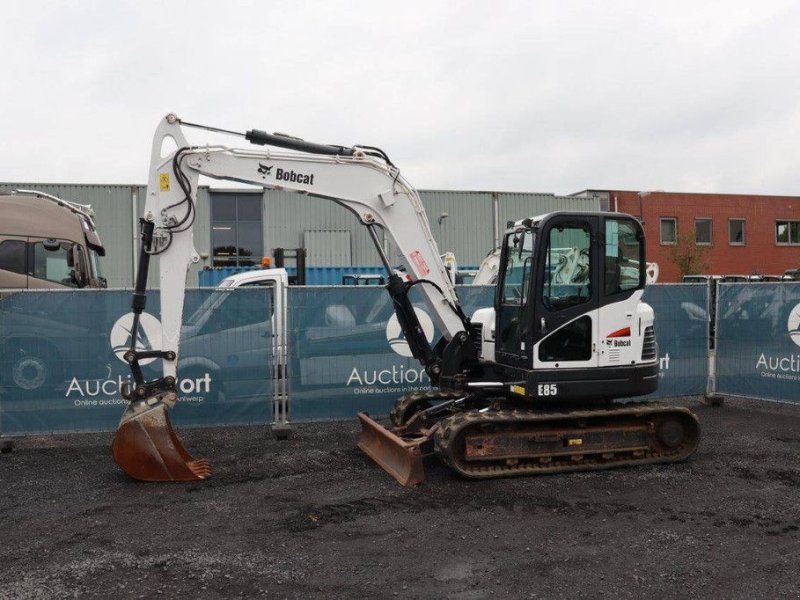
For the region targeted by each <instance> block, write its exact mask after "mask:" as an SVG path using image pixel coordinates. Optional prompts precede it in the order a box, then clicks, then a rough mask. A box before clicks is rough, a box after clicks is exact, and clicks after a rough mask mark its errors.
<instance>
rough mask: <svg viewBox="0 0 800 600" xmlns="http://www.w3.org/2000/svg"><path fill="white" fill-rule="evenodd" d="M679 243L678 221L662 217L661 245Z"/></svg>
mask: <svg viewBox="0 0 800 600" xmlns="http://www.w3.org/2000/svg"><path fill="white" fill-rule="evenodd" d="M677 241H678V220H677V219H675V218H674V217H661V243H662V244H675V243H677Z"/></svg>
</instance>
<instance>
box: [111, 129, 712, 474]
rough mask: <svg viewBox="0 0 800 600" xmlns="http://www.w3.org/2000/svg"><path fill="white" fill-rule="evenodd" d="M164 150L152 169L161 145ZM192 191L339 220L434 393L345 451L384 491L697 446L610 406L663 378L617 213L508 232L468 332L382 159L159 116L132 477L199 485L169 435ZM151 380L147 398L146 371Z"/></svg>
mask: <svg viewBox="0 0 800 600" xmlns="http://www.w3.org/2000/svg"><path fill="white" fill-rule="evenodd" d="M186 128H193V129H201V130H206V131H212V132H216V133H223V134H228V135H233V136H240V137H243V138H245V139H246V140H248V141H249V142H251V143H252V144H255V145H260V146H264V148H263V149H262V148H258V149H255V148H254V149H237V148H232V147H227V146H221V145H213V146H197V145H190V144H189V143H188V142H187V139H186V137H185V130H186ZM167 140H171V141H172V142H174V143H175V145H176V147H177V149H176V150H175V151H173V152H169V153H166V154H162V148H164V147H165V141H167ZM201 175H204V176H207V177H210V178H214V179H220V180H229V181H237V182H244V183H248V184H256V185H260V186H263V187H264V188H268V189H275V190H284V191H290V192H297V193H298V194H307V195H311V196H316V197H319V198H325V199H329V200H332V201H334V202H337V203H338V204H340V205H342V206H344V207H346V208H347V209H349V210H350V211H352V212H353V213H354V214H355V216H356V217H357V218H358V220H359V221H360V222H361V224H363V225H364V226H365V227H366V229H367V231H368V232H369V234H370V235H371V237H372V239H373V241H374V242H375V247H376V249H377V251H378V254H379V255H380V257H381V260H382V262H383V264H384V266H385V267H386V270H387V276H388V285H387V286H386V289H387V292H388V294H389V296H390V297H391V300H392V303H393V307H394V310H395V313H396V315H397V318H398V321H399V323H400V325H401V327H402V329H403V332H404V334H405V337H406V341H407V342H408V344H409V347H410V349H411V351H412V353H413V355H414V357H415V358H416V359H418V360H419V361H420V362H421V363H422V365H423V366H424V368H425V371H426V372H427V374H428V375H429V377H430V380H431V383H432V386H433V390H432V391H430V392H425V393H414V394H407V395H405V396H403V397H401V398H400V399H399V400H398V401H397V402H396V403H395V405H394V407H393V409H392V410H391V414H390V423H387V424H385V425H384V424H381V423H379V422H378V421H377V420H376V419H373V418H372V417H370V416H369V415H368V414H366V413H361V414H359V415H358V418H359V419H360V421H361V426H362V430H361V434H360V437H359V440H358V446H359V447H360V448H361V449H362V450H363V451H364V452H365V453H366V454H367V455H369V456H370V457H371V458H372V459H374V461H375V462H377V463H378V464H379V465H381V466H382V467H383V468H384V469H385V470H386V471H387V472H388V473H390V474H391V475H392V476H393V477H395V479H397V481H399V482H400V483H401V484H404V485H413V484H416V483H419V482H421V481H423V479H424V469H423V457H425V456H428V455H430V454H436V455H438V456H439V458H441V459H442V460H443V461H444V463H446V464H447V465H448V466H450V467H451V468H452V469H453V470H454V471H456V472H457V473H458V474H460V475H462V476H464V477H467V478H475V479H485V478H492V477H500V476H509V475H523V474H534V473H555V472H568V471H579V470H592V469H606V468H611V467H619V466H626V465H643V464H649V463H665V462H673V461H680V460H683V459H685V458H687V457H688V456H689V455H691V454H692V452H693V451H694V450H695V448H696V446H697V443H698V439H699V425H698V421H697V419H696V417H695V416H694V415H693V414H692V413H691V412H690V411H689V410H688V409H686V408H682V407H675V406H667V405H663V404H658V403H645V402H633V403H620V402H616V401H617V400H620V399H625V398H632V397H636V396H642V395H645V394H648V393H650V392H653V391H654V390H655V389H656V387H657V385H658V376H659V363H658V356H657V346H656V337H655V328H654V313H653V310H652V308H651V307H650V306H649V305H647V304H646V303H644V302H642V294H643V291H644V287H645V283H646V277H647V273H646V270H647V263H646V262H645V245H644V233H643V230H642V227H641V225H640V223H639V222H638V221H637V220H636V219H635V218H633V217H631V216H629V215H625V214H620V213H601V212H595V213H591V212H586V213H579V212H555V213H550V214H545V215H539V216H529V217H526V218H523V219H520V220H518V221H514V222H509V223H508V225H507V229H506V231H505V234H504V238H503V243H502V246H501V248H500V254H499V265H498V269H497V271H498V276H497V285H496V291H495V299H494V306H493V307H491V308H484V309H480V310H478V311H476V312H475V314H473V315H472V316H471V317H469V316H467V315H466V314H464V311H463V310H462V308H461V306H460V304H459V301H458V297H457V295H456V291H455V288H454V286H453V284H452V282H451V279H450V277H449V276H448V273H447V271H446V269H445V266H444V264H443V261H442V259H441V258H440V253H439V249H438V247H437V244H436V242H435V240H434V238H433V235H432V233H431V229H430V226H429V223H428V219H427V216H426V214H425V210H424V208H423V205H422V202H421V201H420V198H419V195H418V194H417V192H416V191H415V190H414V188H413V187H412V186H411V185H410V184H409V183H408V182H407V181H406V180H405V178H404V177H403V176H402V175H401V173H400V171H399V169H398V168H397V167H396V166H395V165H394V164H393V163H392V162H391V160H390V159H389V157H388V156H387V154H386V153H385V152H383V151H382V150H380V149H378V148H376V147H374V146H367V145H354V146H338V145H327V144H317V143H311V142H307V141H304V140H301V139H299V138H295V137H290V136H287V135H284V134H277V133H276V134H269V133H265V132H264V131H260V130H255V129H254V130H250V131H247V132H245V133H239V132H235V131H229V130H223V129H218V128H214V127H209V126H205V125H200V124H196V123H189V122H187V121H184V120H182V119H179V118H178V117H177V116H176V115H174V114H169V115H167V116H166V117H165V118H164V119H162V120H161V122H160V123H159V125H158V128H157V131H156V134H155V137H154V140H153V146H152V154H151V163H150V173H149V177H148V191H147V199H146V204H145V210H144V215H143V217H142V218H141V220H140V223H141V239H142V244H141V252H140V260H139V270H138V273H137V278H136V287H135V290H134V294H133V302H132V308H133V312H134V315H135V319H134V325H133V327H134V332H133V335H132V336H131V340H136V338H137V335H136V330H137V329H138V327H139V315H141V313H142V311H143V310H144V308H145V305H146V293H145V284H146V281H147V273H148V268H149V261H150V258H151V257H152V256H158V257H159V258H160V261H159V267H160V268H159V271H160V284H161V326H162V329H163V331H162V343H163V347H162V348H161V349H158V350H146V351H145V350H140V349H137V348H136V347H135V343H134V342H133V341H132V345H131V347H130V349H129V350H128V351H127V352H126V354H125V360H126V361H127V362H128V363H129V365H130V367H131V370H132V375H133V377H132V378H133V384H132V385H131V386H128V387H126V388H125V389H124V390H123V394H124V395H125V397H126V398H128V399H129V401H130V403H129V405H128V407H127V408H126V410H125V412H124V414H123V416H122V419H121V421H120V425H119V428H118V430H117V433H116V435H115V437H114V441H113V454H114V458H115V460H116V462H117V463H118V464H119V466H120V467H121V468H122V469H123V470H124V471H125V472H126V473H128V474H129V475H130V476H132V477H134V478H136V479H141V480H147V481H176V480H178V481H187V480H197V479H205V478H207V477H209V476H210V475H211V468H210V465H209V462H208V461H207V460H205V459H195V458H193V457H192V456H191V455H190V454H189V452H188V451H187V450H186V449H185V448H184V446H183V444H182V443H181V441H180V439H179V438H178V436H177V435H176V433H175V432H174V431H173V429H172V426H171V424H170V420H169V416H168V409H170V408H172V407H173V406H174V405H175V403H176V401H177V399H178V394H177V383H178V380H177V360H178V353H179V342H180V330H181V316H182V310H183V300H184V291H185V280H186V270H187V266H188V265H189V264H190V263H191V262H197V261H198V255H197V252H196V251H195V249H194V246H193V242H192V225H193V222H194V219H195V214H196V205H195V202H196V199H195V198H196V193H197V187H198V180H199V177H200V176H201ZM379 228H382V229H383V230H385V232H386V233H387V234H388V235H389V237H390V238H391V239H392V241H393V242H394V244H395V246H396V248H397V250H398V251H399V252H400V253H401V254H402V256H404V257H405V262H406V276H405V277H401V276H400V275H398V274H397V273H395V271H394V269H393V268H392V266H391V262H390V260H389V258H388V257H387V255H386V254H385V252H384V248H383V244H382V243H380V236H379V231H378V230H379ZM413 288H417V289H418V290H419V291H420V292H421V295H422V298H423V300H424V302H425V303H426V304H427V306H428V308H429V310H430V311H431V313H432V316H433V319H434V320H435V322H436V323H437V325H438V327H439V331H441V332H442V337H441V339H440V340H439V341H438V342H437V343H436V344H435V345H431V344H430V343H429V342H428V340H427V338H426V336H425V334H424V332H423V330H422V327H421V326H420V323H419V321H418V320H417V316H416V313H415V311H414V309H413V307H412V304H411V301H410V299H409V292H410V290H411V289H413ZM152 358H157V359H161V360H162V362H163V372H164V374H163V377H160V378H158V379H156V380H152V381H146V380H145V379H144V377H143V373H142V370H141V368H140V362H141V361H142V360H144V359H152Z"/></svg>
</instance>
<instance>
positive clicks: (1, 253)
mask: <svg viewBox="0 0 800 600" xmlns="http://www.w3.org/2000/svg"><path fill="white" fill-rule="evenodd" d="M0 270H3V271H11V272H12V273H19V274H20V275H25V273H26V271H25V242H24V241H22V240H5V241H3V242H0Z"/></svg>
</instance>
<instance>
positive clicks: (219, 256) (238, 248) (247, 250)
mask: <svg viewBox="0 0 800 600" xmlns="http://www.w3.org/2000/svg"><path fill="white" fill-rule="evenodd" d="M261 196H262V195H261V194H235V193H222V192H217V193H213V194H211V248H212V253H213V256H212V261H213V262H212V264H213V266H215V267H248V266H252V265H259V264H261V257H262V255H263V254H264V239H263V236H262V231H263V229H262V227H261Z"/></svg>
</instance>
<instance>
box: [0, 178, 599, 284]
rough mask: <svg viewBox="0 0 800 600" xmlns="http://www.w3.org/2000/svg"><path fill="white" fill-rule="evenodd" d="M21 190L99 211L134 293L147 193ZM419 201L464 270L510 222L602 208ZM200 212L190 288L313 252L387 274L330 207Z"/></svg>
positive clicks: (230, 196) (257, 196) (120, 272)
mask: <svg viewBox="0 0 800 600" xmlns="http://www.w3.org/2000/svg"><path fill="white" fill-rule="evenodd" d="M15 189H35V190H39V191H42V192H45V193H48V194H52V195H55V196H59V197H61V198H64V199H65V200H70V201H73V202H78V203H80V204H89V205H91V206H92V208H93V209H94V212H95V223H96V225H97V229H98V231H99V233H100V237H101V239H102V240H103V243H104V245H105V247H106V256H105V257H104V258H103V259H102V265H101V267H102V269H103V272H104V275H105V277H106V279H107V280H108V285H109V287H112V288H125V287H131V286H132V285H133V279H134V273H135V272H136V260H137V258H138V245H139V217H140V216H141V214H142V212H143V207H144V200H145V194H146V187H145V186H143V185H103V184H91V185H86V184H52V183H46V184H45V183H13V182H9V183H0V191H4V192H8V191H11V190H15ZM420 196H421V198H422V201H423V204H424V205H425V209H426V211H427V213H428V219H429V220H430V223H431V229H432V231H433V234H434V237H435V238H436V240H437V242H438V244H439V249H440V250H441V251H442V252H446V251H451V252H454V253H455V255H456V257H457V259H458V262H459V264H460V265H478V264H479V263H480V262H481V260H483V258H484V257H485V256H486V254H487V253H488V252H489V251H490V250H492V249H493V248H494V247H496V245H497V244H498V241H499V239H500V237H501V236H502V233H503V231H504V230H505V227H506V223H507V222H508V221H509V220H517V219H520V218H523V217H528V216H533V215H537V214H542V213H546V212H551V211H555V210H578V211H584V210H587V211H588V210H599V209H600V204H599V201H598V200H597V198H594V197H574V196H555V195H553V194H539V193H506V192H491V191H443V190H420ZM197 203H198V206H197V217H196V222H195V227H194V245H195V248H196V249H197V251H198V252H199V253H200V255H201V257H202V258H203V260H201V262H200V263H199V264H198V265H195V266H192V268H191V270H190V274H189V279H188V284H189V285H190V286H192V285H197V282H198V275H197V271H198V270H200V269H203V268H213V267H221V266H247V265H251V264H260V262H261V257H262V256H272V254H273V249H274V248H287V249H294V248H305V249H306V251H307V258H306V264H307V265H308V266H373V265H374V266H378V265H380V261H379V257H378V254H377V252H376V251H375V248H374V246H373V242H372V240H371V239H370V237H369V235H368V233H367V232H366V230H365V228H364V227H362V226H361V225H360V223H359V222H358V220H357V219H356V217H355V216H354V215H352V214H351V213H350V212H349V211H347V210H346V209H344V208H342V207H341V206H339V205H337V204H336V203H334V202H331V201H329V200H323V199H319V198H313V197H308V196H298V195H297V194H293V193H289V192H280V191H273V190H262V189H260V188H240V189H228V188H225V189H220V188H211V187H208V186H201V187H200V188H199V190H198V195H197ZM386 242H387V250H388V251H389V254H390V256H393V253H392V249H391V247H390V246H389V244H388V240H387V241H386ZM397 260H398V263H399V262H400V260H399V259H397ZM157 273H158V269H157V267H156V265H155V264H154V265H153V266H152V267H151V270H150V285H151V287H157Z"/></svg>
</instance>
